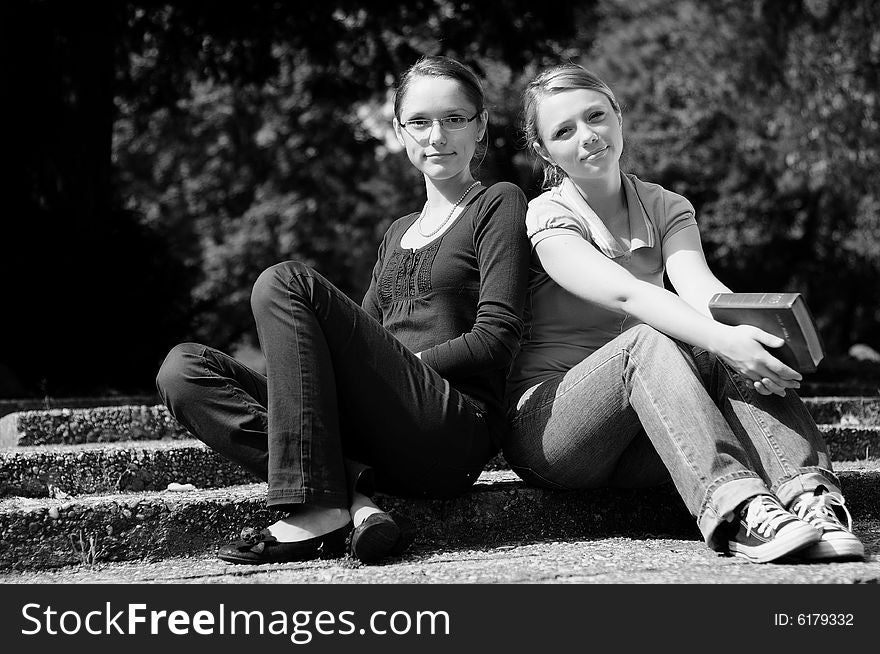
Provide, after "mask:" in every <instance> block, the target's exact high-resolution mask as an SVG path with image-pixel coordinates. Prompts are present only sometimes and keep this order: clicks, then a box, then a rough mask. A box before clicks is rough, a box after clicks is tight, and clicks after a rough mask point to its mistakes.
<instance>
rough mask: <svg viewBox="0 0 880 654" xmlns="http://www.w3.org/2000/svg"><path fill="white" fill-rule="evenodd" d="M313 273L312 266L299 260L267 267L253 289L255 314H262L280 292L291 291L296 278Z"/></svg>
mask: <svg viewBox="0 0 880 654" xmlns="http://www.w3.org/2000/svg"><path fill="white" fill-rule="evenodd" d="M313 273H314V271H313V270H312V268H311V267H309V266H307V265H306V264H304V263H301V262H299V261H284V262H282V263H276V264H275V265H274V266H269V267H268V268H266V269H265V270H264V271H263V272H261V273H260V276H259V277H257V281H255V282H254V287H253V289H252V290H251V310H252V311H253V313H254V315H255V316H258V315H260V314H261V313H262V312H263V311H264V310H265V309H266V308H267V307H269V306H270V305H271V304H272V302H273V300H274V299H275V298H277V297H278V294H279V293H287V292H288V291H290V287H291V284H293V283H294V281H295V280H298V279H300V278H301V277H302V276H303V275H306V276H308V275H312V274H313Z"/></svg>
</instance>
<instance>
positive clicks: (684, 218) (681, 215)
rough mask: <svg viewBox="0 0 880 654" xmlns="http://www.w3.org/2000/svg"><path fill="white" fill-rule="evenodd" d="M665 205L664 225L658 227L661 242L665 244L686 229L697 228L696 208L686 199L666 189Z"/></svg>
mask: <svg viewBox="0 0 880 654" xmlns="http://www.w3.org/2000/svg"><path fill="white" fill-rule="evenodd" d="M663 203H664V211H663V221H662V222H663V224H661V225H658V228H659V231H660V241H661V242H663V243H665V242H666V239H668V238H670V237H672V236H674V235H675V234H677V233H678V232H680V231H681V230H683V229H685V228H686V227H696V226H697V220H696V217H695V215H696V212H695V211H694V206H693V205H692V204H691V203H690V201H689V200H688V199H687V198H686V197H684V196H682V195H679V194H678V193H673V192H672V191H666V190H665V189H664V193H663Z"/></svg>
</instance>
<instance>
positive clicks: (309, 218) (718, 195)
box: [0, 0, 880, 397]
mask: <svg viewBox="0 0 880 654" xmlns="http://www.w3.org/2000/svg"><path fill="white" fill-rule="evenodd" d="M0 24H2V30H3V33H2V46H0V47H2V48H3V52H2V88H3V103H2V104H3V122H2V124H3V126H4V134H5V139H3V145H4V146H5V147H4V148H3V154H4V158H5V160H6V162H7V163H6V166H4V172H3V173H2V175H0V179H2V199H3V204H2V205H0V206H2V207H3V210H2V222H0V307H2V313H0V316H2V317H0V397H4V396H5V397H12V396H18V397H23V396H46V395H51V396H64V395H85V394H108V393H137V392H145V391H146V392H151V391H152V390H153V378H154V375H155V372H156V370H157V369H158V366H159V364H160V363H161V361H162V359H163V357H164V355H165V353H166V352H167V350H168V349H169V348H170V347H171V346H172V345H174V344H175V343H177V342H179V341H182V340H198V341H202V342H207V343H210V344H212V345H215V346H217V347H220V348H223V349H226V350H229V351H232V352H235V353H237V354H238V355H239V356H240V357H241V358H242V359H244V360H247V361H254V362H258V356H257V354H256V353H255V350H254V348H255V345H256V334H255V330H254V327H253V322H252V319H251V316H250V307H249V302H248V298H249V294H250V288H251V285H252V283H253V280H254V279H255V278H256V276H257V275H258V274H259V272H260V271H261V270H262V269H263V268H265V267H267V266H269V265H271V264H273V263H276V262H278V261H281V260H284V259H289V258H297V259H300V260H303V261H306V262H308V263H310V264H312V265H315V266H316V267H317V268H318V269H319V270H320V271H321V272H322V273H323V274H324V275H325V276H327V277H328V278H330V279H331V280H333V281H334V282H336V283H337V284H338V285H339V286H340V287H341V288H342V289H343V290H345V291H346V292H347V293H349V294H350V295H352V297H355V298H358V299H359V297H360V294H361V293H363V291H364V290H365V288H366V286H367V283H368V277H369V270H370V268H371V266H372V263H373V260H374V258H375V252H376V247H377V245H378V242H379V239H380V237H381V234H382V233H383V231H384V230H385V228H386V227H387V226H388V224H389V223H390V222H391V221H392V220H393V219H394V218H396V217H398V216H400V215H402V214H404V213H407V212H409V211H411V210H413V209H415V208H417V207H418V206H420V204H421V202H422V201H423V194H424V191H423V187H422V183H421V180H420V178H419V176H418V174H417V172H416V171H415V170H413V169H412V167H411V166H410V165H409V163H408V162H407V161H406V157H405V155H403V154H402V153H400V152H399V151H398V148H397V145H396V143H395V142H394V141H393V139H390V138H389V137H390V132H389V128H390V119H391V114H390V108H389V104H388V90H389V88H390V87H391V86H392V85H393V83H394V80H395V78H396V76H397V75H399V73H400V72H401V71H402V70H404V69H405V68H406V67H407V66H409V65H410V64H412V63H413V61H415V59H416V58H417V57H418V56H419V55H421V54H425V53H428V54H446V55H449V56H453V57H456V58H458V59H460V60H462V61H464V62H466V63H468V64H469V65H471V66H472V67H473V68H474V69H475V70H477V72H478V73H479V74H480V75H481V76H482V77H483V78H484V80H485V86H486V90H487V93H488V96H489V99H490V103H491V105H490V113H491V126H490V140H491V145H492V147H491V148H490V151H489V154H488V156H487V157H486V160H485V161H484V162H483V164H482V165H481V168H480V171H479V172H478V177H479V178H480V179H482V180H483V181H484V182H485V183H487V184H490V183H493V182H495V181H497V180H501V179H505V180H510V181H514V182H516V183H518V184H520V185H521V186H522V187H523V188H524V189H525V190H526V192H527V194H528V195H529V197H533V196H534V195H535V194H537V192H538V188H537V182H538V178H539V176H538V174H537V172H536V169H535V167H534V165H533V162H532V160H531V158H530V157H529V156H527V154H526V153H525V152H523V150H522V149H521V144H520V137H519V133H518V130H517V127H518V114H519V110H520V108H519V102H520V93H521V90H522V88H523V86H524V84H525V83H526V82H527V81H528V80H529V79H530V78H531V77H533V76H534V74H535V73H536V71H537V70H539V69H540V68H541V67H543V66H545V65H551V64H555V63H559V62H561V61H566V60H573V61H576V62H578V63H581V64H584V65H586V66H587V67H589V68H592V69H594V70H595V71H596V72H598V73H599V74H601V75H603V76H604V77H605V78H606V79H607V81H608V82H609V83H610V84H611V86H612V87H613V88H614V89H615V91H616V92H617V94H618V97H619V98H620V100H621V101H622V104H623V105H624V111H625V122H624V126H625V136H626V139H627V146H626V147H627V150H628V152H627V156H626V167H627V168H628V169H629V170H630V171H632V172H635V173H637V174H638V175H640V176H641V177H642V178H643V179H645V180H648V181H652V182H657V183H660V184H663V185H664V186H666V187H668V188H670V189H672V190H675V191H677V192H679V193H682V194H684V195H686V196H687V197H688V198H689V199H690V200H691V201H692V202H693V204H694V205H695V206H696V208H697V212H698V213H697V219H698V221H699V223H700V225H701V230H702V234H703V238H704V243H705V247H706V250H707V255H708V257H709V259H710V262H711V263H712V265H713V267H714V269H715V270H716V272H717V273H718V276H719V277H720V278H721V279H722V281H724V282H725V283H727V284H728V285H729V286H731V287H733V288H734V289H736V290H739V291H801V292H803V293H805V294H806V296H807V300H808V302H809V304H810V307H811V309H812V310H813V313H814V314H815V315H816V318H817V321H818V322H819V326H820V330H821V332H822V335H823V338H824V340H825V344H826V347H827V349H828V351H829V354H830V355H831V359H832V360H833V359H835V358H837V359H840V358H841V357H845V356H846V353H847V352H848V350H849V348H850V347H851V346H852V345H853V344H855V343H864V344H868V345H870V346H872V347H874V348H875V349H876V348H880V326H878V325H880V323H878V316H880V309H878V306H880V302H878V300H880V284H878V279H880V275H878V272H880V166H878V163H880V124H878V120H880V113H878V112H880V109H878V103H880V83H878V82H880V30H878V25H880V5H878V3H876V2H875V1H874V0H853V1H851V2H833V1H831V0H804V1H799V0H792V1H789V2H777V1H774V0H765V1H760V0H742V1H739V0H738V1H733V0H676V1H669V0H592V1H591V0H586V1H583V2H571V1H566V2H558V1H556V0H542V1H540V2H539V1H535V0H531V1H526V0H485V1H480V2H461V1H458V0H450V1H442V0H432V1H427V0H425V1H418V0H416V1H412V2H403V1H396V2H395V1H388V2H370V3H362V2H346V1H340V0H323V1H321V2H293V1H291V2H280V1H278V2H268V1H259V0H240V1H238V2H174V3H165V2H152V1H148V0H141V1H127V0H118V1H110V0H91V1H89V2H65V1H62V0H7V2H4V3H3V4H2V9H0Z"/></svg>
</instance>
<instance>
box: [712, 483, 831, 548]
mask: <svg viewBox="0 0 880 654" xmlns="http://www.w3.org/2000/svg"><path fill="white" fill-rule="evenodd" d="M735 524H736V527H735V532H733V533H732V534H731V536H730V538H729V539H728V541H727V548H728V550H729V551H730V553H731V554H733V555H735V556H740V557H742V558H744V559H748V560H749V561H751V562H753V563H767V562H769V561H774V560H776V559H779V558H781V557H783V556H786V555H787V554H791V553H793V552H796V551H798V550H800V549H803V548H805V547H808V546H810V545H812V544H814V543H816V542H818V541H819V538H820V534H819V532H818V531H817V530H816V529H815V528H814V527H812V526H811V525H810V524H809V523H808V522H805V521H803V520H801V519H799V518H798V517H797V516H795V515H794V514H792V513H790V512H788V511H786V510H785V509H784V508H783V507H782V505H781V504H780V503H779V500H778V499H776V497H775V496H773V495H757V496H756V497H753V498H752V499H751V500H748V501H746V502H745V503H744V504H743V506H742V508H741V509H740V510H739V520H738V521H736V522H735ZM732 531H733V529H732Z"/></svg>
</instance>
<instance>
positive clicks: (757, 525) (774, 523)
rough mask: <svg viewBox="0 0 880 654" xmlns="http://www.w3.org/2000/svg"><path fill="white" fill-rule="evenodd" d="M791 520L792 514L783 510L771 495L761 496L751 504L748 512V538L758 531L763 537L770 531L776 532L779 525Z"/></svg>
mask: <svg viewBox="0 0 880 654" xmlns="http://www.w3.org/2000/svg"><path fill="white" fill-rule="evenodd" d="M790 518H791V513H789V512H788V511H786V510H785V509H784V508H782V505H781V504H779V502H777V501H776V500H775V499H774V498H773V497H771V496H770V495H760V496H759V497H757V498H755V500H753V501H751V502H749V506H748V509H747V510H746V518H745V522H746V536H751V534H752V531H756V532H757V533H759V534H761V535H762V536H763V535H765V534H766V533H767V532H768V531H771V530H773V531H775V530H776V529H777V528H778V527H779V525H780V524H781V523H783V522H785V521H786V520H789V519H790Z"/></svg>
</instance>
